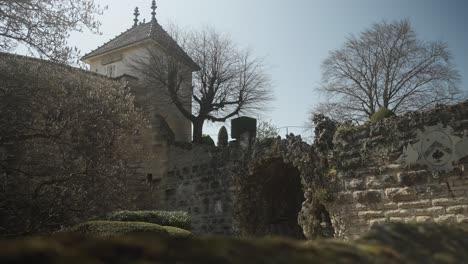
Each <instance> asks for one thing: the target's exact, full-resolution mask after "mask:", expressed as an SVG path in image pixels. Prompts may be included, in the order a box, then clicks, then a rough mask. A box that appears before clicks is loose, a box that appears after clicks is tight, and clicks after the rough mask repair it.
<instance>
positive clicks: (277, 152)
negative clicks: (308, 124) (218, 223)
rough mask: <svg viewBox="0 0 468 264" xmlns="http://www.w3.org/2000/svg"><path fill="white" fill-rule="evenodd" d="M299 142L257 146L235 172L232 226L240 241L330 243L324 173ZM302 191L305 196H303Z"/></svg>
mask: <svg viewBox="0 0 468 264" xmlns="http://www.w3.org/2000/svg"><path fill="white" fill-rule="evenodd" d="M319 147H322V146H321V145H317V144H314V145H313V146H311V145H309V144H307V143H305V142H304V141H302V139H301V137H300V136H294V135H289V136H287V137H286V139H280V138H276V139H267V140H263V141H261V142H257V143H256V144H255V146H254V147H253V148H252V149H251V150H250V151H249V152H248V153H245V155H244V157H243V160H242V161H241V162H240V164H239V166H238V167H237V169H236V170H235V171H234V174H235V175H233V176H234V177H233V181H234V184H233V186H234V203H233V204H234V220H235V221H234V222H235V228H236V229H237V231H238V233H239V234H240V235H247V236H265V235H281V236H289V237H293V238H304V237H305V238H307V239H314V238H316V237H332V236H333V235H334V228H333V226H332V221H331V219H330V217H331V215H330V214H329V212H328V211H327V208H326V206H327V204H326V202H327V199H324V198H323V197H324V195H325V196H327V195H328V194H331V193H330V190H329V189H330V186H332V185H331V184H329V181H330V179H329V177H327V176H326V175H323V171H324V168H327V166H326V162H324V161H326V160H325V159H324V158H323V157H321V156H319V155H317V153H318V150H317V148H319ZM304 190H306V192H305V194H304Z"/></svg>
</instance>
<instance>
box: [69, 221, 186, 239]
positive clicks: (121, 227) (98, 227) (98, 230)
mask: <svg viewBox="0 0 468 264" xmlns="http://www.w3.org/2000/svg"><path fill="white" fill-rule="evenodd" d="M66 232H71V233H79V234H84V235H93V236H97V237H104V238H108V237H113V236H123V235H136V234H144V235H163V236H164V235H169V236H174V237H187V236H191V233H190V232H189V231H187V230H183V229H180V228H176V227H171V226H168V227H166V226H162V225H158V224H153V223H146V222H129V221H124V222H120V221H91V222H86V223H82V224H79V225H76V226H74V227H72V228H70V229H69V230H67V231H66Z"/></svg>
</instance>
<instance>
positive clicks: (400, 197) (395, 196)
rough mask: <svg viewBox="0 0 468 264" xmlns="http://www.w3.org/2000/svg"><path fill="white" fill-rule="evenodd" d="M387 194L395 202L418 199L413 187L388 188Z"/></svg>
mask: <svg viewBox="0 0 468 264" xmlns="http://www.w3.org/2000/svg"><path fill="white" fill-rule="evenodd" d="M385 195H386V196H387V197H388V199H390V200H391V201H393V202H405V201H411V200H414V199H416V191H415V190H414V189H412V188H409V187H405V188H388V189H386V190H385Z"/></svg>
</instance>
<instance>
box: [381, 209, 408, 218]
mask: <svg viewBox="0 0 468 264" xmlns="http://www.w3.org/2000/svg"><path fill="white" fill-rule="evenodd" d="M410 215H411V213H410V211H409V210H405V209H398V210H391V211H388V212H386V213H385V217H387V218H389V217H404V216H410Z"/></svg>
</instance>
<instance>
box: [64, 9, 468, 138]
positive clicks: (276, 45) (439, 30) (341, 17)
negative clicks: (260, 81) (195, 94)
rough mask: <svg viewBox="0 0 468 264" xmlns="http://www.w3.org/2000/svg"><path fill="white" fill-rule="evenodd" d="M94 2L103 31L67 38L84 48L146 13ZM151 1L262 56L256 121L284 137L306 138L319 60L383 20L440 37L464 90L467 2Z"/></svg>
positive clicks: (169, 19) (166, 17)
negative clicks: (263, 91) (264, 92)
mask: <svg viewBox="0 0 468 264" xmlns="http://www.w3.org/2000/svg"><path fill="white" fill-rule="evenodd" d="M95 2H96V3H99V4H101V5H103V6H105V5H107V6H108V9H107V11H105V13H104V15H102V16H100V17H99V20H100V21H101V22H102V27H101V31H102V33H103V34H102V35H93V34H91V33H89V32H84V33H80V34H73V35H72V37H71V40H70V44H71V45H74V46H77V47H78V48H80V49H81V51H82V54H86V53H87V52H89V51H91V50H93V49H95V48H96V47H97V46H99V45H102V44H103V43H104V42H106V41H108V40H109V39H112V38H113V37H115V36H116V35H118V34H120V33H121V32H123V31H125V30H126V29H128V28H130V27H131V26H132V24H133V18H134V17H133V10H134V8H135V7H136V6H138V7H139V8H140V13H141V16H140V20H142V19H143V18H146V21H148V20H149V19H150V17H151V14H150V13H151V9H150V6H151V0H134V1H128V0H95ZM157 5H158V9H157V18H158V21H159V22H160V23H161V24H162V25H163V27H164V25H167V24H168V23H176V24H177V25H179V26H181V27H188V28H195V29H197V28H201V27H204V26H206V25H210V26H213V27H214V28H215V29H217V30H218V31H220V32H223V33H227V34H229V35H230V36H231V38H232V39H233V40H234V41H235V42H236V43H237V44H239V46H241V47H243V48H248V49H250V50H251V51H252V54H253V55H255V56H257V57H261V58H265V62H266V65H267V67H266V71H267V73H269V74H270V75H271V77H272V80H273V91H274V96H275V100H274V101H273V102H271V104H270V107H269V108H268V109H266V111H265V112H264V113H263V115H262V116H261V119H262V120H265V121H271V123H273V124H274V125H275V126H277V127H280V128H282V129H281V130H280V133H281V134H282V135H285V134H286V128H284V127H287V126H289V128H288V130H287V131H288V132H290V133H291V132H293V133H295V134H302V135H303V137H304V138H306V139H310V138H311V133H312V131H310V129H309V130H307V129H304V128H301V126H304V125H305V123H306V121H307V119H308V115H309V112H310V110H311V109H312V108H313V107H314V105H316V104H317V103H318V102H320V101H321V100H324V96H323V95H321V94H319V93H317V92H316V91H315V89H316V88H317V87H319V85H320V81H321V70H320V65H321V63H322V61H323V60H324V59H325V58H326V57H327V55H328V53H329V52H330V51H332V50H334V49H337V48H340V47H341V46H342V45H343V43H344V42H345V41H346V38H347V37H349V36H350V35H351V34H359V33H360V32H361V31H363V30H365V29H367V28H369V27H370V26H371V25H372V24H373V23H377V22H381V21H383V20H386V21H394V20H400V19H406V18H407V19H409V20H410V21H411V23H412V25H413V27H414V30H415V31H416V33H417V34H418V37H419V38H420V39H423V40H427V41H439V40H441V41H445V42H446V43H447V44H448V47H449V49H450V50H451V51H452V54H453V56H454V63H455V65H456V67H457V68H458V70H459V72H460V74H461V77H462V80H461V84H460V86H461V88H462V89H464V90H465V91H466V90H467V89H468V30H467V27H468V1H466V0H438V1H436V0H410V1H409V0H231V1H227V0H157ZM227 125H229V124H227ZM228 127H229V126H228ZM218 129H219V125H216V126H214V125H210V124H208V125H206V130H205V133H206V134H210V135H211V136H212V137H213V138H216V135H217V131H218Z"/></svg>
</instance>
